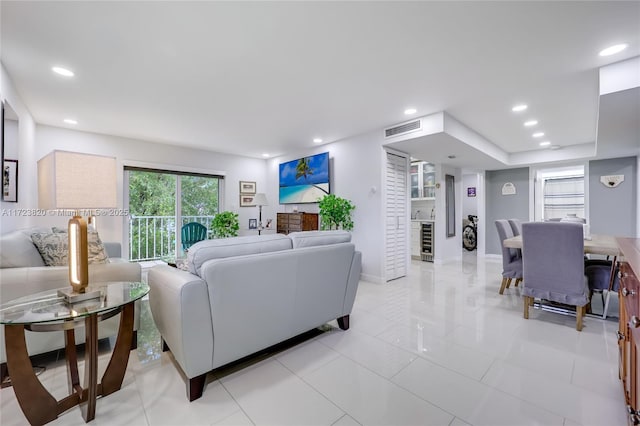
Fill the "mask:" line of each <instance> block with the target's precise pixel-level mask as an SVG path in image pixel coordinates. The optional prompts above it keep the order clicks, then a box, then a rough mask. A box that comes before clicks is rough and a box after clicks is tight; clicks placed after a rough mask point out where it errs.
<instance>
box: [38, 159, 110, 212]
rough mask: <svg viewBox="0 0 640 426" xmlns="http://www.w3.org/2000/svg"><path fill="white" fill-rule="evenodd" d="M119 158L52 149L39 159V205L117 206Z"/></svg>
mask: <svg viewBox="0 0 640 426" xmlns="http://www.w3.org/2000/svg"><path fill="white" fill-rule="evenodd" d="M116 187H117V177H116V159H115V157H107V156H103V155H93V154H81V153H77V152H68V151H52V152H51V153H49V154H48V155H46V156H44V157H42V158H41V159H40V160H38V206H39V207H40V208H42V209H100V208H113V207H117V195H116Z"/></svg>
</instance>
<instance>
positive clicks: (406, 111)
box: [404, 108, 418, 115]
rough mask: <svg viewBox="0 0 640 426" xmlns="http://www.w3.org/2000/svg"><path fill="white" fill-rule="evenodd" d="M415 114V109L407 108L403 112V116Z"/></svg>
mask: <svg viewBox="0 0 640 426" xmlns="http://www.w3.org/2000/svg"><path fill="white" fill-rule="evenodd" d="M416 112H418V110H417V109H415V108H407V109H405V110H404V113H405V115H411V114H415V113H416Z"/></svg>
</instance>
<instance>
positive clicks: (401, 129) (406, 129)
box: [384, 120, 422, 138]
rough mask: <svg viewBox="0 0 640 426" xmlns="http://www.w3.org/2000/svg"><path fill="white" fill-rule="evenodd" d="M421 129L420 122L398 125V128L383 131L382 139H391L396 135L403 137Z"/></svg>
mask: <svg viewBox="0 0 640 426" xmlns="http://www.w3.org/2000/svg"><path fill="white" fill-rule="evenodd" d="M421 128H422V121H420V120H414V121H409V122H408V123H404V124H400V125H399V126H395V127H389V128H388V129H384V137H385V138H391V137H394V136H398V135H404V134H405V133H410V132H415V131H416V130H420V129H421Z"/></svg>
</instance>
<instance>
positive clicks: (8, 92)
mask: <svg viewBox="0 0 640 426" xmlns="http://www.w3.org/2000/svg"><path fill="white" fill-rule="evenodd" d="M0 97H1V98H2V100H3V101H6V102H8V103H9V104H10V105H11V108H13V110H14V111H15V112H16V114H17V115H18V140H19V142H18V146H17V147H16V146H10V147H7V153H8V155H11V156H12V157H9V158H12V159H16V160H18V202H17V203H6V202H0V208H1V213H2V215H1V216H0V232H2V233H4V232H8V231H10V230H12V229H15V228H18V227H20V226H21V224H23V223H25V222H27V221H28V219H29V218H26V217H24V216H18V215H17V213H18V212H20V211H21V210H20V209H24V208H28V207H30V206H32V205H33V202H34V198H33V194H32V193H31V192H30V191H24V188H29V186H31V185H35V181H36V180H35V176H34V175H33V174H32V173H30V171H29V169H28V167H27V164H29V163H30V161H31V160H32V158H33V151H34V146H35V122H34V121H33V117H32V116H31V113H30V112H29V110H27V108H26V106H25V105H24V103H23V102H22V99H21V98H20V95H18V93H17V92H16V89H15V86H14V85H13V82H12V81H11V78H10V77H9V74H8V73H7V71H6V70H5V68H4V65H2V64H1V63H0Z"/></svg>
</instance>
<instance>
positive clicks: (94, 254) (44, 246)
mask: <svg viewBox="0 0 640 426" xmlns="http://www.w3.org/2000/svg"><path fill="white" fill-rule="evenodd" d="M31 240H32V241H33V244H35V246H36V247H37V249H38V251H39V252H40V256H42V259H43V260H44V263H45V265H46V266H67V265H68V264H69V259H68V252H69V247H68V246H69V237H68V235H67V233H66V232H53V233H42V232H35V233H33V234H31ZM87 243H88V244H87V245H88V251H89V263H107V262H108V259H109V257H108V256H107V253H106V251H105V249H104V245H103V244H102V240H100V236H99V235H98V233H97V232H95V231H89V232H88V233H87Z"/></svg>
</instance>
